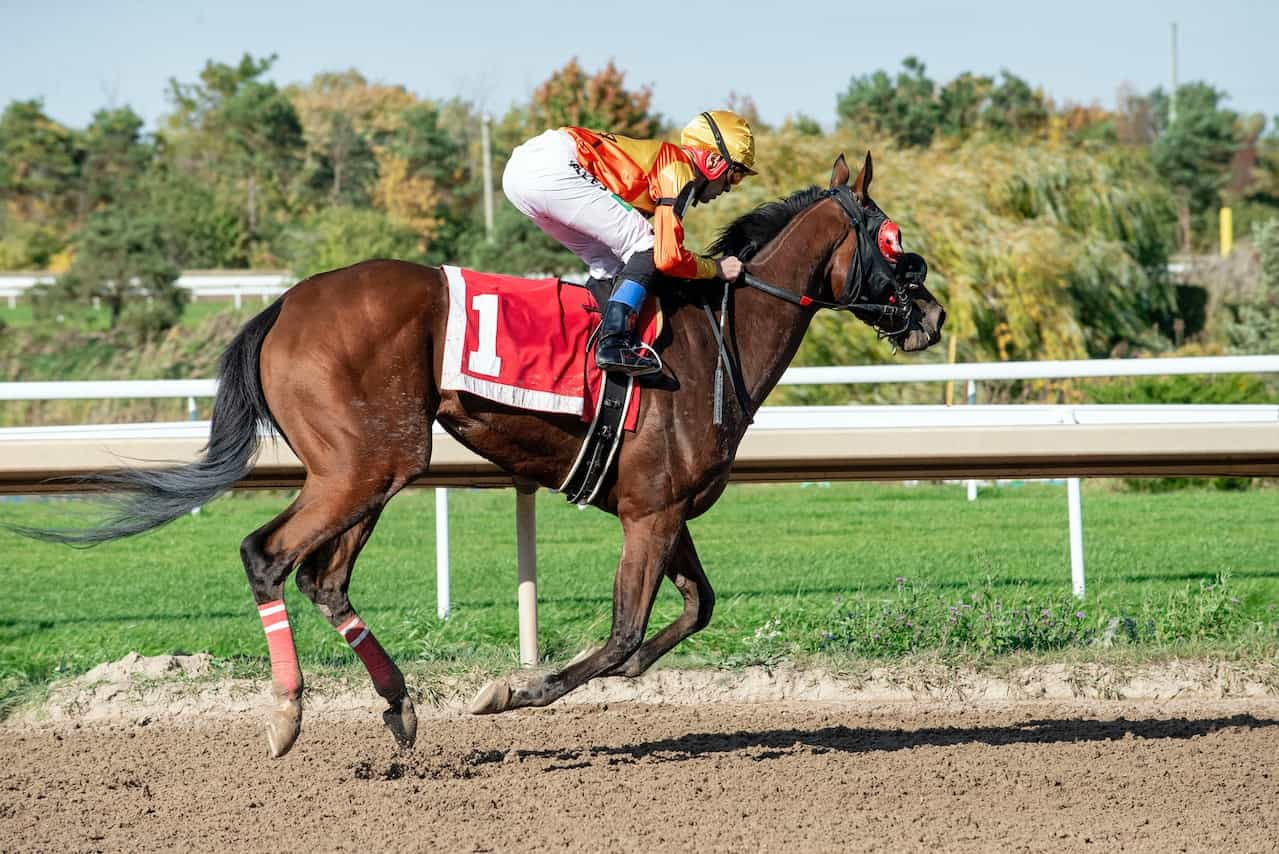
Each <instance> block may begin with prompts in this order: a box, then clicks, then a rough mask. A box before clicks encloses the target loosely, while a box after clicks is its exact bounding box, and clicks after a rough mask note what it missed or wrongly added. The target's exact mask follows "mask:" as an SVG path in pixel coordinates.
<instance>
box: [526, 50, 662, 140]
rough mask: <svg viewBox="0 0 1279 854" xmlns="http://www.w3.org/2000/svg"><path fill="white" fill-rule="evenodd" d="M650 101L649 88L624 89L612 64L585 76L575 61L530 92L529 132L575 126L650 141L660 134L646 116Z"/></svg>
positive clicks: (622, 76)
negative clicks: (531, 101) (531, 100)
mask: <svg viewBox="0 0 1279 854" xmlns="http://www.w3.org/2000/svg"><path fill="white" fill-rule="evenodd" d="M652 100H653V90H652V87H649V86H643V87H641V88H640V89H639V90H638V91H632V90H630V89H627V88H626V75H625V73H623V72H622V71H621V70H620V69H618V67H617V66H616V65H614V64H613V61H612V60H609V63H608V65H606V66H605V67H604V68H603V69H601V70H600V71H598V72H596V73H595V74H587V73H586V71H585V70H584V69H583V68H582V66H581V65H579V64H578V62H577V59H576V57H575V58H573V59H570V60H569V61H568V63H567V64H566V65H565V66H564V67H563V68H561V69H559V70H557V71H555V72H554V73H553V74H551V76H550V77H549V78H548V79H547V80H546V82H544V83H543V84H542V85H541V86H539V87H537V89H536V90H535V91H534V92H533V103H532V104H531V106H530V115H529V124H530V128H529V129H530V130H534V129H545V128H555V127H563V126H566V125H574V126H578V127H588V128H596V129H601V130H609V131H612V132H614V133H619V134H622V135H623V136H631V137H638V138H650V137H654V136H657V134H658V133H659V132H660V131H661V121H660V120H659V119H658V117H657V116H655V115H653V114H652V113H650V112H649V106H650V104H651V102H652Z"/></svg>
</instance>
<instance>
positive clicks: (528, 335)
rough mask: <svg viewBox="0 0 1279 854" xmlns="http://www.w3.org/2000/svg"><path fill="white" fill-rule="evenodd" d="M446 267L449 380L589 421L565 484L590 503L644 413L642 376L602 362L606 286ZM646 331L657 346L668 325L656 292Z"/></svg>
mask: <svg viewBox="0 0 1279 854" xmlns="http://www.w3.org/2000/svg"><path fill="white" fill-rule="evenodd" d="M442 269H443V271H444V274H445V278H446V279H447V282H448V288H449V312H448V321H447V325H446V329H445V342H444V358H443V372H442V378H441V388H443V389H450V390H457V391H465V392H469V393H471V394H474V395H478V396H480V397H483V398H485V399H488V400H493V401H496V402H498V403H502V404H505V405H507V406H512V407H515V408H519V409H529V410H534V411H538V412H553V413H560V414H572V415H577V416H579V417H581V418H582V420H584V421H588V422H589V423H590V427H589V429H588V431H587V435H586V438H585V439H584V440H583V443H582V447H581V449H580V450H579V452H578V455H577V459H576V460H575V462H574V465H573V467H572V469H571V470H570V472H569V475H568V477H566V478H565V480H564V483H563V484H561V485H560V487H559V491H560V492H562V493H563V494H564V497H565V498H567V499H568V500H569V501H571V502H573V503H574V504H583V505H585V504H590V503H591V502H592V501H593V500H594V499H595V497H596V495H597V494H598V492H599V488H600V484H601V483H602V482H603V480H604V477H605V475H606V474H607V473H608V471H609V469H610V468H611V466H612V464H613V460H614V459H615V457H616V455H617V449H618V447H619V446H620V444H621V439H622V435H623V433H624V432H625V431H627V430H630V431H634V430H635V428H636V426H637V424H638V421H639V399H640V394H641V392H640V386H639V384H637V383H635V382H634V380H633V378H631V377H626V376H621V375H615V374H605V373H603V372H602V371H600V370H599V369H598V368H597V367H596V366H595V354H594V349H593V345H594V339H595V337H596V334H597V332H598V329H599V321H600V307H601V306H602V305H603V304H604V303H605V302H607V300H608V297H609V293H608V292H607V290H605V289H606V288H608V284H607V283H603V286H602V287H600V288H598V289H597V290H596V291H589V290H588V289H586V288H585V286H582V285H576V284H574V283H571V282H564V281H561V280H560V279H557V278H546V279H525V278H521V277H518V276H501V275H495V274H490V273H479V272H475V271H472V270H463V269H461V268H458V267H448V266H446V267H444V268H442ZM640 329H641V335H642V339H643V340H644V341H645V342H646V343H649V344H650V345H651V344H652V343H653V342H654V341H655V340H656V338H657V335H658V334H659V332H660V329H661V312H660V308H659V307H658V303H657V300H656V299H655V298H654V297H650V298H649V301H648V303H647V304H646V305H645V308H644V311H643V312H642V313H641V315H640Z"/></svg>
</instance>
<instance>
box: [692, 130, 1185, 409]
mask: <svg viewBox="0 0 1279 854" xmlns="http://www.w3.org/2000/svg"><path fill="white" fill-rule="evenodd" d="M868 148H869V149H872V150H873V152H874V154H875V178H874V181H873V183H872V186H871V194H872V195H873V196H874V198H875V200H876V201H877V202H878V203H879V205H880V206H881V207H882V208H884V210H885V211H887V212H888V213H889V215H890V216H892V217H893V218H894V219H895V220H897V221H898V222H899V223H900V224H901V226H902V233H903V241H904V243H905V245H906V248H907V249H908V250H913V251H918V252H920V253H921V254H923V255H924V257H925V258H927V259H928V262H929V267H930V274H929V286H930V288H931V289H932V290H933V292H934V293H935V294H936V295H937V296H938V298H939V299H941V300H942V302H943V303H944V304H945V305H946V309H947V312H948V314H949V320H948V321H947V330H946V331H947V334H948V335H954V336H957V341H958V348H957V349H958V354H957V355H958V358H959V359H960V360H961V361H965V360H973V361H998V360H1003V359H1067V358H1084V357H1087V356H1103V355H1106V354H1108V352H1109V351H1110V349H1111V348H1112V347H1113V346H1114V345H1115V344H1116V343H1118V342H1120V341H1126V342H1129V343H1130V344H1133V345H1136V346H1139V347H1143V348H1148V349H1161V348H1166V347H1167V346H1168V342H1167V341H1166V340H1165V339H1163V338H1162V336H1161V335H1160V334H1159V333H1158V332H1157V331H1155V330H1153V329H1152V326H1153V325H1154V324H1155V323H1156V322H1163V321H1166V319H1167V318H1168V316H1169V315H1170V313H1172V312H1173V311H1174V310H1175V304H1174V294H1175V292H1174V289H1173V288H1172V286H1171V284H1170V283H1169V281H1168V280H1167V277H1166V274H1165V272H1164V269H1165V266H1166V261H1167V255H1168V252H1169V249H1170V247H1171V239H1172V226H1173V222H1174V216H1173V206H1172V203H1171V200H1170V198H1169V196H1168V194H1167V192H1166V191H1165V190H1164V188H1163V187H1162V186H1161V184H1160V183H1159V182H1158V180H1157V179H1156V177H1155V175H1154V173H1153V171H1152V170H1151V168H1150V166H1149V163H1148V162H1147V161H1146V159H1145V157H1144V156H1143V155H1141V154H1140V153H1136V152H1129V151H1126V150H1124V149H1115V148H1106V149H1092V148H1088V147H1081V146H1078V145H1072V144H1066V143H1053V142H1046V141H1045V142H1033V141H1027V142H1024V144H1018V145H1010V144H1008V143H1006V142H997V141H992V140H985V139H980V138H978V139H973V140H970V141H968V142H965V143H962V144H952V143H939V144H935V145H933V146H932V147H931V148H928V149H922V150H921V149H898V148H895V147H894V146H893V145H892V144H891V143H885V142H884V141H882V140H876V139H870V138H866V137H863V136H858V135H856V134H855V133H854V132H852V131H846V130H844V131H837V132H836V133H834V134H831V135H828V136H824V137H813V136H803V135H801V134H798V133H794V132H789V131H779V132H776V133H771V134H765V135H762V136H761V138H760V140H759V152H760V156H759V160H760V163H761V164H763V166H762V172H763V174H761V176H760V177H759V179H752V180H750V181H747V182H746V183H745V184H744V185H743V187H742V189H741V190H740V191H735V192H734V193H733V194H731V195H730V196H729V197H728V198H727V199H725V200H724V201H723V202H717V203H716V204H715V205H714V206H712V207H710V208H706V209H704V210H705V212H704V213H702V212H700V210H701V209H699V212H698V213H696V214H694V215H692V216H690V217H689V222H688V228H689V232H690V234H692V235H693V236H694V238H695V239H697V240H701V241H704V242H709V238H710V237H711V236H713V234H714V233H715V232H716V231H717V230H718V229H719V228H721V227H723V225H724V224H726V223H727V222H729V221H731V219H732V218H734V217H735V216H737V215H739V214H741V213H742V212H744V211H745V210H747V209H749V208H751V207H754V206H755V205H757V204H759V203H761V202H763V201H767V200H769V199H771V198H776V197H777V196H780V195H783V194H785V193H787V192H789V191H791V190H793V189H795V188H796V187H799V186H803V185H805V184H812V183H817V184H821V185H823V186H824V185H825V184H827V183H828V181H829V175H830V166H831V162H832V161H833V159H834V157H835V155H836V154H838V153H840V152H841V151H842V152H845V153H846V154H847V155H849V156H850V162H851V163H852V164H853V165H854V168H855V167H856V164H857V163H859V162H860V159H861V156H862V153H863V152H864V151H865V150H866V149H868ZM890 358H891V355H890V352H889V350H888V348H887V346H886V345H884V344H882V343H881V342H877V341H876V340H875V337H874V336H873V335H872V334H870V333H869V331H868V330H866V329H865V328H864V327H862V326H860V325H859V324H857V323H856V322H853V321H849V320H847V319H845V318H833V317H832V318H827V317H824V316H820V317H818V319H817V320H816V321H815V323H814V325H813V328H812V330H811V331H810V333H809V336H808V338H807V339H806V341H805V343H804V346H803V348H802V349H801V350H800V354H799V357H798V360H797V364H868V363H877V362H883V361H887V360H888V359H890ZM922 358H923V359H925V360H928V359H933V360H944V359H945V358H946V353H945V350H944V349H943V348H938V349H937V350H936V351H934V352H932V353H928V354H924V355H923V356H922ZM925 394H929V395H930V394H931V392H926V393H925ZM918 395H919V392H918V390H911V389H903V388H900V387H885V388H879V389H865V388H862V389H856V390H847V389H845V390H840V391H838V392H835V393H831V392H830V391H829V390H827V391H826V392H823V391H822V390H820V389H816V390H815V389H811V388H810V389H792V390H786V391H783V392H781V393H780V398H781V400H783V401H785V402H800V401H804V400H830V399H849V398H850V397H856V399H861V400H880V401H892V400H900V399H903V396H905V398H907V399H911V398H917V397H918Z"/></svg>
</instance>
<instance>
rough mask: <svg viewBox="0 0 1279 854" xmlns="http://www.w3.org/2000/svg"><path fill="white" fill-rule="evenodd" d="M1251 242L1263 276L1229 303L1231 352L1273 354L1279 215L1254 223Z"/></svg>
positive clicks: (1278, 334)
mask: <svg viewBox="0 0 1279 854" xmlns="http://www.w3.org/2000/svg"><path fill="white" fill-rule="evenodd" d="M1252 242H1253V245H1254V246H1255V247H1256V249H1257V255H1258V257H1259V260H1260V262H1261V270H1260V273H1261V275H1260V276H1259V277H1258V280H1257V284H1256V286H1255V287H1253V288H1251V289H1249V291H1247V292H1246V293H1245V294H1244V296H1242V297H1241V298H1238V299H1234V300H1231V301H1229V302H1228V303H1227V304H1226V306H1225V309H1226V311H1227V314H1228V316H1229V317H1230V319H1231V322H1230V323H1229V324H1227V325H1226V327H1225V330H1226V336H1227V338H1228V340H1229V342H1230V349H1231V351H1232V352H1235V353H1257V354H1263V353H1273V352H1274V349H1275V341H1276V340H1279V218H1274V219H1269V220H1266V221H1264V222H1259V223H1257V224H1256V225H1254V226H1253V229H1252Z"/></svg>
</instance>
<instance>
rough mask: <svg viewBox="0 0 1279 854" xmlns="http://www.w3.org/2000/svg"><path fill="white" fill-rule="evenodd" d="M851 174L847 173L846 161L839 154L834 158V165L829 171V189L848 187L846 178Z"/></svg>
mask: <svg viewBox="0 0 1279 854" xmlns="http://www.w3.org/2000/svg"><path fill="white" fill-rule="evenodd" d="M850 174H851V173H850V172H849V171H848V161H846V160H845V159H844V155H843V154H840V155H839V157H836V158H835V165H834V166H832V167H831V169H830V188H831V189H832V190H833V189H835V188H836V187H845V186H847V185H848V177H849V175H850Z"/></svg>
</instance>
